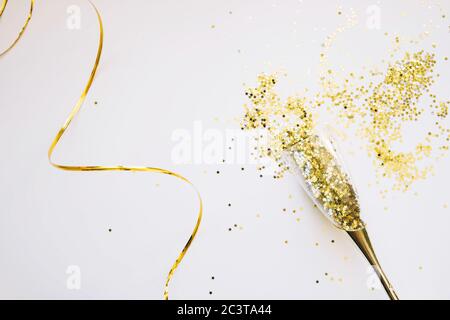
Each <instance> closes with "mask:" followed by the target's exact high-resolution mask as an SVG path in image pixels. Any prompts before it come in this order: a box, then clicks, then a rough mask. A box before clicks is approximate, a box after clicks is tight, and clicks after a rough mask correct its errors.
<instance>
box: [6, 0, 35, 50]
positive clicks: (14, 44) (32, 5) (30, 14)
mask: <svg viewBox="0 0 450 320" xmlns="http://www.w3.org/2000/svg"><path fill="white" fill-rule="evenodd" d="M7 4H8V0H3V3H2V6H1V7H0V17H1V16H2V14H3V12H4V11H5V8H6V5H7ZM33 8H34V0H30V11H29V12H28V16H27V19H26V20H25V23H24V24H23V26H22V29H21V30H20V32H19V34H18V36H17V37H16V39H15V40H14V41H13V42H12V43H11V44H10V45H9V47H8V48H6V49H5V50H3V51H2V52H1V53H0V58H1V57H2V56H4V55H5V54H7V53H8V52H9V51H10V50H11V49H12V48H14V47H15V46H16V44H17V42H19V40H20V38H22V36H23V34H24V33H25V30H26V29H27V26H28V23H29V22H30V20H31V17H32V16H33Z"/></svg>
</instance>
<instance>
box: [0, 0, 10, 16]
mask: <svg viewBox="0 0 450 320" xmlns="http://www.w3.org/2000/svg"><path fill="white" fill-rule="evenodd" d="M7 4H8V0H3V2H2V6H1V7H0V17H1V16H2V14H3V11H5V8H6V5H7Z"/></svg>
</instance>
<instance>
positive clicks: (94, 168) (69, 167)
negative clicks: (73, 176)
mask: <svg viewBox="0 0 450 320" xmlns="http://www.w3.org/2000/svg"><path fill="white" fill-rule="evenodd" d="M89 2H90V1H89ZM90 4H91V5H92V7H93V8H94V10H95V12H96V13H97V18H98V23H99V27H100V38H99V43H98V49H97V56H96V59H95V63H94V67H93V68H92V71H91V75H90V76H89V80H88V82H87V84H86V87H85V88H84V90H83V92H82V94H81V96H80V97H79V99H78V101H77V103H76V104H75V107H73V109H72V111H71V112H70V114H69V116H68V118H67V119H66V122H65V123H64V125H63V126H62V128H61V129H60V130H59V132H58V134H57V135H56V137H55V138H54V139H53V142H52V144H51V145H50V148H49V150H48V160H49V162H50V164H51V165H52V166H53V167H55V168H58V169H61V170H65V171H140V172H156V173H160V174H166V175H170V176H173V177H176V178H178V179H180V180H182V181H184V182H186V183H188V184H189V185H190V186H191V187H192V188H193V189H194V190H195V192H196V194H197V197H198V201H199V210H198V215H197V222H196V224H195V227H194V229H193V231H192V233H191V235H190V237H189V240H188V241H187V243H186V244H185V245H184V248H183V250H182V251H181V252H180V253H179V255H178V257H177V259H176V260H175V262H174V263H173V265H172V267H171V268H170V271H169V273H168V275H167V278H166V283H165V286H164V299H165V300H167V299H168V298H169V283H170V280H171V279H172V277H173V274H174V272H175V270H176V269H177V267H178V265H179V264H180V263H181V261H182V259H183V257H184V256H185V254H186V252H187V251H188V249H189V247H190V246H191V244H192V241H193V240H194V238H195V236H196V234H197V231H198V228H199V226H200V223H201V220H202V214H203V202H202V199H201V196H200V193H199V191H198V190H197V188H196V187H195V186H194V185H193V184H192V182H190V181H189V180H188V179H187V178H185V177H183V176H182V175H180V174H178V173H175V172H172V171H169V170H166V169H162V168H155V167H128V166H121V165H118V166H79V165H77V166H74V165H61V164H56V163H54V162H53V161H52V154H53V151H54V149H55V147H56V145H57V144H58V142H59V140H60V139H61V137H62V136H63V135H64V133H65V132H66V130H67V128H68V127H69V125H70V123H71V122H72V120H73V119H74V117H75V116H76V115H77V113H78V112H79V111H80V109H81V106H82V105H83V103H84V100H85V99H86V96H87V94H88V92H89V89H90V88H91V85H92V82H93V81H94V77H95V74H96V72H97V68H98V65H99V62H100V57H101V54H102V49H103V22H102V17H101V16H100V12H99V11H98V9H97V8H96V7H95V5H94V4H93V3H92V2H90Z"/></svg>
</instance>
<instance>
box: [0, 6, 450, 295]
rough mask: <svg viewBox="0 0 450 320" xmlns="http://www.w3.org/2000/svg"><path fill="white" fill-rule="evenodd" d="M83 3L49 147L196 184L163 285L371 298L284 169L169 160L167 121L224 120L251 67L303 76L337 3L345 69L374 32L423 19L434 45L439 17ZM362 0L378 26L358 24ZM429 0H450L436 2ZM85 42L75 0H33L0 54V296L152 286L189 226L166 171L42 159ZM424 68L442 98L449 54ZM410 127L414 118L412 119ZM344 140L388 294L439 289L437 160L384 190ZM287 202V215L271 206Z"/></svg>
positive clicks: (358, 271) (380, 44) (151, 289)
mask: <svg viewBox="0 0 450 320" xmlns="http://www.w3.org/2000/svg"><path fill="white" fill-rule="evenodd" d="M95 3H96V5H97V6H98V8H99V10H100V11H101V13H102V16H103V20H104V26H105V46H104V51H103V57H102V61H101V64H100V67H99V71H98V75H97V78H96V80H95V82H94V85H93V87H92V89H91V92H90V94H89V96H88V98H87V100H86V103H85V108H84V109H83V110H82V113H81V114H80V116H79V117H77V119H76V120H75V122H74V123H73V124H72V126H71V128H70V130H69V134H68V135H67V136H65V137H64V139H63V140H62V142H61V145H60V146H59V148H58V149H57V152H56V155H55V159H56V160H57V161H59V162H63V163H71V164H86V165H88V164H100V165H101V164H103V165H108V164H110V165H118V164H122V165H125V164H128V165H149V166H160V167H163V168H167V169H171V170H175V171H177V172H179V173H181V174H183V175H185V176H186V177H188V178H189V179H190V180H192V181H193V182H194V184H195V185H196V186H197V187H198V189H199V190H200V192H201V194H202V197H203V199H204V205H205V208H204V209H205V211H204V220H203V222H202V225H201V228H200V231H199V234H198V238H197V239H196V241H195V242H194V244H193V245H192V247H191V250H190V251H189V252H188V254H187V255H186V258H185V259H184V260H183V262H182V264H181V265H180V267H179V269H178V270H177V271H176V274H175V276H174V279H173V281H172V284H171V288H170V294H171V298H175V299H196V298H199V299H203V298H205V299H209V298H217V299H241V298H242V299H244V298H248V299H385V294H384V292H383V291H382V290H374V291H373V290H371V289H370V288H369V287H370V286H368V285H367V281H368V280H370V277H371V275H370V273H368V269H367V263H366V261H365V260H364V258H363V257H362V255H361V254H360V253H359V252H358V251H357V249H356V247H355V245H354V244H353V243H351V241H350V239H349V238H348V237H347V235H346V234H345V233H343V232H340V231H339V230H337V229H335V228H334V227H332V226H331V225H330V223H329V222H328V221H327V220H325V218H323V217H322V216H321V215H320V213H319V212H318V211H316V210H315V209H314V208H312V206H311V204H310V202H309V200H308V199H307V198H306V196H305V195H304V194H303V192H302V191H301V189H300V187H299V186H298V185H297V183H296V181H295V180H294V179H293V178H292V177H286V178H285V179H283V180H278V181H274V180H273V179H272V178H271V177H270V176H267V177H266V176H264V177H263V178H260V177H259V172H257V170H256V168H255V166H254V165H241V164H235V165H232V164H191V165H186V164H185V165H176V164H175V163H173V161H172V159H171V151H172V148H173V147H174V144H175V143H174V142H173V141H172V140H171V135H172V133H173V132H174V130H177V129H187V130H191V131H192V128H193V125H194V122H195V121H201V124H202V126H203V128H204V129H219V130H221V132H225V130H226V129H238V128H239V123H238V122H237V121H236V119H238V118H239V117H240V116H241V115H242V110H243V109H242V105H243V104H244V103H245V102H246V101H245V96H244V94H243V93H244V89H245V86H244V85H243V84H244V83H246V84H248V85H255V84H256V77H257V75H258V74H260V73H261V72H273V71H280V70H285V71H287V72H288V76H287V78H285V79H284V80H282V81H280V82H284V83H283V84H282V87H283V90H285V93H287V94H295V93H296V92H300V91H301V90H303V89H304V88H305V87H308V88H310V89H311V90H313V91H314V89H317V85H316V83H317V71H318V64H319V53H320V52H321V46H320V44H321V42H322V41H323V40H324V39H325V38H326V36H327V35H328V34H330V33H331V32H333V31H334V30H335V29H336V28H337V27H338V26H339V25H340V24H342V22H344V18H343V16H339V15H338V14H337V11H338V10H339V9H338V6H339V5H341V6H342V11H343V12H347V11H348V10H349V9H350V8H353V9H354V10H355V12H356V13H357V15H358V17H359V23H358V25H357V26H356V27H355V28H354V29H352V30H351V31H348V32H346V33H343V34H342V35H340V36H339V38H338V40H337V43H336V46H335V47H334V48H333V50H332V51H331V62H332V63H333V64H334V65H335V66H336V67H341V66H342V67H344V68H346V70H355V71H360V70H361V67H362V66H363V65H366V64H376V63H378V62H379V61H381V60H382V59H384V58H388V56H387V51H388V50H389V48H391V46H390V42H389V39H391V38H389V37H386V36H385V35H384V32H389V34H395V33H398V34H399V35H401V36H403V35H404V36H414V35H417V34H419V33H420V32H421V31H423V30H424V28H423V25H424V24H425V23H428V22H429V21H430V19H432V20H433V23H434V27H433V34H432V36H431V37H430V38H429V39H428V40H426V41H424V42H423V43H422V44H421V45H420V46H423V47H424V48H430V44H431V43H432V42H436V43H437V44H438V47H437V49H436V50H435V51H436V52H437V54H438V56H439V57H441V58H442V57H443V56H445V55H447V56H448V55H450V50H449V48H450V47H449V43H450V42H449V41H448V37H449V29H448V28H449V27H448V26H449V19H448V17H447V18H446V19H443V18H442V17H441V12H440V11H439V9H438V8H437V7H436V6H434V5H431V6H430V5H429V3H432V2H429V1H380V2H376V3H375V2H371V1H328V0H327V1H324V0H322V1H306V0H305V1H296V0H286V1H280V0H279V1H275V0H268V1H265V0H264V1H260V0H258V1H256V0H253V1H250V0H247V1H238V0H235V1H212V0H209V1H206V0H201V1H174V0H173V1H144V0H132V1H126V2H125V1H118V0H114V1H113V0H109V1H107V0H98V1H95ZM374 4H376V5H378V6H379V7H380V9H381V24H380V27H381V29H380V30H370V29H368V28H367V26H366V19H367V15H366V9H367V7H368V6H369V5H374ZM441 4H442V5H443V8H445V9H446V10H448V9H450V5H449V1H442V2H441ZM70 5H77V6H79V7H80V9H81V28H80V29H79V30H70V29H69V28H68V27H67V24H66V22H67V18H68V16H69V14H68V13H67V8H68V7H69V6H70ZM28 6H29V2H28V1H27V0H16V1H9V3H8V6H7V9H6V11H5V13H4V15H3V17H2V18H1V19H0V35H1V36H0V48H4V47H6V46H7V45H8V43H10V42H11V40H12V39H14V37H15V35H16V34H17V32H18V30H19V29H20V27H21V24H22V23H23V21H24V19H25V17H26V15H27V11H28ZM230 11H231V13H230ZM212 25H214V26H215V27H214V28H212ZM97 40H98V25H97V21H96V17H95V15H94V12H93V10H92V8H90V6H89V5H88V3H87V2H86V1H83V0H58V1H57V0H37V3H36V7H35V11H34V15H33V19H32V20H31V22H30V25H29V28H28V29H27V31H26V33H25V35H24V37H23V39H22V40H21V41H20V42H19V44H18V45H17V46H16V47H15V48H14V49H13V50H12V51H11V52H10V53H9V54H8V55H6V56H5V57H3V58H2V59H1V60H0V150H1V151H0V152H1V157H0V298H8V299H9V298H21V299H23V298H26V299H28V298H43V299H48V298H52V299H53V298H63V299H80V298H107V299H109V298H127V299H128V298H138V299H160V298H162V292H163V286H164V281H165V278H166V275H167V272H168V270H169V268H170V266H171V265H172V263H173V261H174V259H175V258H176V256H177V255H178V252H179V251H180V250H181V249H182V246H183V244H184V243H185V241H186V240H187V238H188V236H189V234H190V233H191V230H192V228H193V226H194V222H195V220H196V212H197V208H198V203H197V201H196V198H195V194H194V192H193V191H192V189H191V188H189V186H187V185H185V184H183V183H181V182H180V181H179V180H176V179H173V178H171V177H168V176H162V175H158V174H140V173H136V174H134V173H123V172H122V173H120V172H119V173H117V172H112V173H80V172H73V173H70V172H62V171H58V170H56V169H54V168H52V167H50V166H49V164H48V162H47V158H46V156H47V149H48V146H49V144H50V142H51V140H52V139H53V137H54V135H55V134H56V132H57V130H58V129H59V127H60V126H61V125H62V123H63V121H64V120H65V117H66V116H67V115H68V113H69V111H70V109H71V108H72V107H73V105H74V103H75V102H76V100H77V99H78V96H79V94H80V93H81V91H82V88H83V87H84V85H85V83H86V81H87V78H88V75H89V72H90V70H91V66H92V63H93V59H94V57H95V53H96V49H97ZM420 46H419V47H420ZM441 60H442V59H441ZM438 69H439V72H440V73H441V77H440V79H439V81H438V83H437V84H436V86H435V91H436V92H437V93H438V94H440V96H441V97H442V98H443V99H449V93H448V84H449V80H450V79H449V77H450V73H449V68H448V64H447V65H445V64H439V65H438ZM280 90H281V89H280ZM94 101H98V104H97V105H95V104H94ZM447 123H448V122H447ZM421 130H424V132H426V131H427V130H428V128H426V127H423V128H419V129H417V128H415V129H414V132H419V131H421ZM411 137H413V136H411ZM350 147H351V146H349V148H350ZM358 150H359V149H356V152H354V153H352V154H348V155H344V158H345V160H346V162H347V165H348V166H349V167H350V171H351V173H352V175H353V177H354V179H355V183H356V184H357V186H358V189H359V192H360V194H361V204H362V207H363V209H364V212H363V215H364V218H365V220H366V222H367V223H368V225H369V232H370V234H371V238H372V242H373V244H374V247H375V248H376V251H377V254H378V257H379V259H380V261H381V262H382V265H383V266H384V269H385V271H386V272H387V274H388V275H389V276H390V278H391V281H392V283H393V284H394V285H395V287H396V289H397V291H398V294H399V296H400V298H404V299H413V298H414V299H415V298H425V299H429V298H438V299H449V298H450V288H449V285H450V274H449V272H448V270H450V250H448V245H449V243H450V234H449V232H448V226H449V225H450V216H449V209H446V208H445V206H444V204H445V203H447V202H448V200H449V188H448V181H449V179H450V171H449V166H448V164H449V160H448V158H446V159H444V160H443V161H441V162H440V163H437V164H435V168H436V175H435V176H434V177H430V178H429V179H428V180H426V181H424V182H419V183H417V184H415V185H414V186H413V188H412V189H411V190H410V191H408V192H407V193H394V192H391V193H389V195H388V197H387V198H386V199H382V198H381V197H380V195H379V192H378V191H379V190H378V189H377V188H375V187H369V184H370V183H373V182H374V173H373V171H374V169H373V167H372V165H371V159H370V158H369V157H368V156H367V155H366V154H365V152H360V151H358ZM241 167H245V170H244V171H242V170H241ZM217 170H219V171H220V174H217V173H216V171H217ZM385 183H386V184H387V185H391V184H392V181H387V182H386V181H385ZM415 192H417V195H414V193H415ZM289 195H292V197H291V198H290V197H289ZM229 203H231V207H228V204H229ZM299 207H303V208H304V210H303V211H302V212H301V213H300V214H298V215H297V216H298V217H300V222H297V221H296V217H297V216H294V215H293V214H292V213H283V210H282V209H283V208H287V211H288V212H291V211H292V210H293V209H296V208H299ZM385 207H387V210H385ZM257 214H259V215H260V217H259V218H258V217H257ZM234 224H237V225H238V226H241V227H242V228H239V227H238V228H235V227H234ZM230 227H231V228H232V231H228V228H230ZM108 229H112V231H111V232H109V231H108ZM285 240H287V241H288V244H285ZM331 240H334V243H332V242H331ZM316 243H318V245H316ZM71 265H76V266H79V267H80V269H81V288H80V290H69V289H68V288H67V286H66V282H67V278H68V274H66V270H67V268H68V266H71ZM325 273H328V276H325ZM212 276H214V277H215V279H214V280H212V279H211V277H212ZM316 280H319V283H316ZM210 291H211V292H212V294H210Z"/></svg>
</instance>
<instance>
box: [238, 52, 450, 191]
mask: <svg viewBox="0 0 450 320" xmlns="http://www.w3.org/2000/svg"><path fill="white" fill-rule="evenodd" d="M435 66H436V57H435V54H433V53H428V52H425V51H423V50H422V51H418V52H415V53H406V54H405V55H404V56H403V58H402V59H400V60H398V61H394V62H392V63H391V64H389V66H388V67H387V69H386V70H385V72H384V73H381V72H375V71H370V72H369V73H368V74H367V75H365V76H359V77H358V76H357V75H356V73H354V72H351V73H349V74H348V76H347V77H346V79H345V80H344V81H343V83H337V82H336V81H335V80H333V79H334V78H332V77H331V78H326V77H325V76H322V77H321V87H322V90H321V91H320V92H319V93H317V94H316V95H315V96H314V97H313V98H311V97H306V96H300V95H295V96H290V97H288V98H287V99H286V100H285V101H282V100H281V98H280V97H279V96H278V94H277V93H276V91H275V85H276V83H277V76H276V75H265V74H261V75H260V76H259V77H258V86H257V87H256V88H249V89H247V91H246V93H245V94H246V95H247V97H248V98H249V100H250V102H251V103H250V105H244V108H245V115H244V118H243V121H242V126H241V127H242V129H243V130H252V129H262V130H265V131H266V133H267V134H268V139H265V140H264V141H265V142H264V143H263V142H262V140H261V141H259V140H258V139H256V140H257V142H258V143H259V147H258V151H259V154H258V156H259V158H262V157H271V158H272V159H274V160H275V161H276V162H277V163H278V167H279V170H278V171H277V172H276V173H275V175H274V177H275V178H280V177H282V176H283V173H284V172H285V171H286V170H287V167H286V165H285V164H284V163H283V161H282V160H283V157H282V155H283V153H284V152H285V151H286V150H288V149H290V148H292V146H294V145H295V146H296V147H299V148H300V149H301V150H300V151H302V152H303V153H304V154H306V155H308V154H309V155H311V156H313V155H314V154H316V155H317V154H318V153H319V152H320V151H319V150H320V149H321V148H320V147H316V149H317V150H316V151H314V152H312V151H311V150H310V151H307V149H308V148H311V146H313V145H315V143H316V142H317V141H312V140H314V139H315V138H314V135H313V132H314V128H315V125H316V124H315V121H316V118H317V115H316V113H315V111H316V110H318V108H321V107H322V106H325V107H327V108H328V109H329V110H330V111H331V112H334V113H335V115H336V116H337V118H338V120H339V123H341V124H345V126H346V127H348V126H350V125H356V126H357V129H358V132H359V135H360V137H361V138H363V139H364V140H365V141H366V142H367V143H366V147H367V149H368V151H369V155H370V156H372V157H373V159H374V165H375V167H376V169H377V176H378V177H382V178H393V180H394V186H393V187H394V189H397V190H408V189H409V187H410V186H411V185H412V184H413V183H414V182H415V181H417V180H419V179H425V178H426V177H427V176H428V175H429V174H430V173H432V167H431V166H421V165H420V163H421V162H422V161H423V160H425V159H426V158H432V157H433V156H435V155H436V154H435V151H436V149H437V150H439V151H448V149H449V145H448V142H449V137H450V130H449V129H448V128H446V127H444V126H443V125H442V124H441V123H440V122H439V121H436V122H435V129H434V130H430V131H429V132H428V133H427V134H426V135H425V137H424V138H423V140H422V141H421V142H419V143H417V144H416V146H415V148H413V150H412V151H409V152H408V151H397V150H395V148H394V146H395V145H396V144H398V143H399V142H400V143H401V142H403V130H402V129H403V127H404V126H405V125H407V124H408V123H418V124H420V123H419V121H420V120H421V119H422V116H423V114H424V113H425V111H428V112H429V113H430V114H431V115H433V114H434V115H435V117H436V118H437V120H438V119H444V118H446V117H447V116H448V107H449V104H450V101H446V100H439V99H438V97H437V95H436V94H434V93H433V92H431V87H432V85H433V84H434V82H435V79H436V77H437V75H436V73H435V72H434V68H435ZM329 70H330V69H329ZM330 73H332V72H330V71H328V72H327V74H330ZM350 80H351V81H350ZM422 100H425V102H428V108H425V107H423V106H420V105H419V102H420V101H422ZM328 109H327V110H328ZM308 139H309V140H311V141H309V142H308ZM316 140H317V139H316ZM299 142H301V143H299ZM433 142H435V143H439V144H440V147H439V148H435V147H434V145H433ZM306 145H309V147H308V146H306ZM322 156H325V154H323V155H322ZM336 172H337V171H336Z"/></svg>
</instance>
